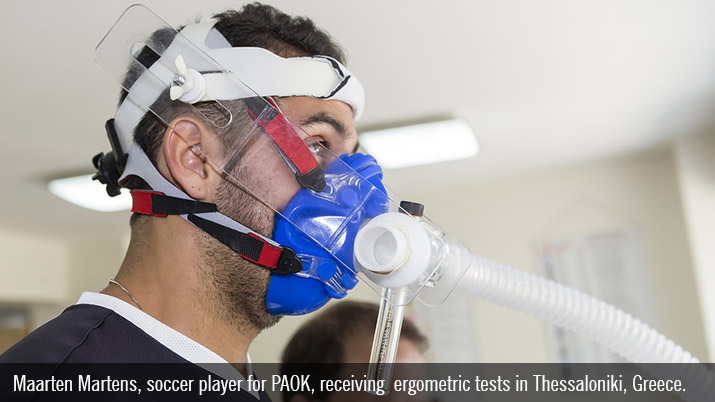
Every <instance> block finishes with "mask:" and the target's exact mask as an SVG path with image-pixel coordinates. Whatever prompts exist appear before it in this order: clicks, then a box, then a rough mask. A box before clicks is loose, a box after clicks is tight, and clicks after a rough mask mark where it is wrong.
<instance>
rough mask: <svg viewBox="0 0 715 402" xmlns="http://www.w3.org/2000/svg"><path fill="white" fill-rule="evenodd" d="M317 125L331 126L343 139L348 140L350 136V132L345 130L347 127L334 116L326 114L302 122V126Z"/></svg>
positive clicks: (321, 113) (322, 113) (313, 116)
mask: <svg viewBox="0 0 715 402" xmlns="http://www.w3.org/2000/svg"><path fill="white" fill-rule="evenodd" d="M316 123H326V124H329V125H330V126H331V127H333V130H335V132H337V133H338V135H339V136H340V137H342V138H347V136H348V130H347V129H346V128H345V125H344V124H343V123H341V122H340V121H339V120H337V119H336V118H334V117H333V116H331V115H329V114H327V113H324V112H320V113H317V114H314V115H312V116H310V117H308V118H305V119H303V120H301V121H300V125H301V126H310V125H313V124H316Z"/></svg>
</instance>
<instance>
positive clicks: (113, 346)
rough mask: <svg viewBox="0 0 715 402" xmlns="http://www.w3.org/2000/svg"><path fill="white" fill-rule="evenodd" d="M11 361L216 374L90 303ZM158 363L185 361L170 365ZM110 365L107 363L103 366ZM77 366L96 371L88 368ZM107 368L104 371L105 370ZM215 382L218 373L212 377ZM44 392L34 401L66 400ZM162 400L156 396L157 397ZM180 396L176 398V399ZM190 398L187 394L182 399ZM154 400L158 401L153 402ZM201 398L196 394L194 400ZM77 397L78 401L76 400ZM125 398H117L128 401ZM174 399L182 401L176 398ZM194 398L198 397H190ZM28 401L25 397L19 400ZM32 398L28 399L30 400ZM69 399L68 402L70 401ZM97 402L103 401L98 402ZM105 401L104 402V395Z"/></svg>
mask: <svg viewBox="0 0 715 402" xmlns="http://www.w3.org/2000/svg"><path fill="white" fill-rule="evenodd" d="M8 363H14V364H19V363H44V364H43V365H36V366H41V367H43V370H44V372H45V373H49V374H52V375H54V373H56V372H57V370H62V367H73V369H74V370H77V367H78V366H79V365H74V364H69V365H68V364H67V363H153V364H156V365H155V366H154V365H146V364H144V365H111V366H112V367H113V368H117V367H120V369H121V367H127V368H126V369H125V371H126V370H133V368H136V367H142V368H145V369H147V370H148V369H150V368H152V367H153V368H154V372H155V373H156V372H157V371H161V373H162V375H166V376H167V378H172V377H171V374H172V373H168V372H167V370H166V368H167V367H169V368H171V369H175V371H177V372H180V373H181V378H196V379H199V378H206V377H207V376H209V375H212V374H211V373H210V372H209V371H207V370H205V369H204V368H202V367H199V366H197V365H194V364H191V363H190V362H188V361H187V360H186V359H184V358H183V357H181V356H179V355H178V354H176V353H175V352H173V351H172V350H170V349H169V348H167V347H166V346H164V345H162V344H161V343H160V342H159V341H157V340H156V339H154V338H152V337H151V336H149V335H148V334H147V333H145V332H144V331H142V330H141V329H140V328H138V327H137V326H136V325H134V324H133V323H131V322H130V321H128V320H127V319H125V318H124V317H122V316H121V315H119V314H117V313H116V312H114V311H112V310H110V309H107V308H105V307H101V306H96V305H91V304H77V305H74V306H71V307H69V308H67V309H66V310H65V311H64V312H62V314H61V315H60V316H58V317H57V318H55V319H53V320H51V321H49V322H48V323H46V324H45V325H43V326H41V327H40V328H38V329H36V330H35V331H33V332H32V333H30V334H29V335H27V336H26V337H25V338H23V339H22V340H21V341H20V342H18V343H17V344H15V345H14V346H13V347H11V348H10V349H8V350H7V351H6V352H5V353H3V354H2V355H0V364H2V366H3V368H4V369H7V368H8V367H12V364H8ZM159 363H183V364H173V365H167V364H162V365H158V364H159ZM105 366H109V365H105ZM79 367H92V366H89V365H84V366H79ZM105 368H106V367H105ZM213 377H214V378H216V377H217V376H216V375H213ZM48 396H49V394H47V393H44V394H43V395H40V396H39V398H38V396H37V395H35V396H33V397H32V398H33V399H32V400H65V399H54V398H49V399H47V397H48ZM155 396H158V395H154V397H155ZM177 396H178V398H177ZM184 396H187V395H184ZM231 396H232V398H226V397H225V396H224V397H219V398H216V399H217V400H218V399H220V400H223V401H251V402H255V401H257V400H256V398H254V397H253V396H252V395H251V394H249V393H248V392H246V391H240V392H232V393H231ZM154 397H153V399H157V398H154ZM195 397H196V399H198V398H199V396H198V395H196V396H195ZM260 398H261V399H260V400H261V401H268V400H269V398H268V396H267V395H266V394H265V392H261V393H260ZM73 399H74V398H73ZM126 399H127V398H126V395H124V396H121V397H119V396H118V397H117V400H126ZM171 399H172V400H178V399H184V400H186V399H187V398H182V397H181V395H174V396H173V397H172V398H171ZM188 399H191V400H192V399H194V398H188ZM200 399H201V400H202V401H204V400H211V399H212V398H211V396H210V394H209V395H203V396H201V397H200ZM18 400H25V399H18ZM28 400H29V399H28ZM67 400H69V399H67ZM97 400H99V399H97ZM101 400H106V397H105V396H102V397H101Z"/></svg>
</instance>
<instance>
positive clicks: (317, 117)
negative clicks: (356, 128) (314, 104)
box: [300, 112, 360, 154]
mask: <svg viewBox="0 0 715 402" xmlns="http://www.w3.org/2000/svg"><path fill="white" fill-rule="evenodd" d="M318 123H325V124H328V125H330V126H331V127H333V130H335V132H337V133H338V136H340V138H343V139H346V138H348V130H347V128H346V127H345V125H344V124H343V123H341V122H340V120H338V119H336V118H334V117H333V116H331V115H329V114H327V113H325V112H320V113H316V114H314V115H312V116H310V117H308V118H306V119H303V120H301V121H300V125H301V126H310V125H311V124H318ZM358 148H360V141H356V142H355V147H353V149H352V151H351V154H354V153H355V152H357V151H358Z"/></svg>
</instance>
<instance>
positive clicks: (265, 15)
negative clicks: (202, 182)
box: [120, 3, 345, 221]
mask: <svg viewBox="0 0 715 402" xmlns="http://www.w3.org/2000/svg"><path fill="white" fill-rule="evenodd" d="M214 18H215V19H216V20H217V22H216V25H214V27H215V28H216V29H217V30H218V31H219V32H220V33H221V34H222V35H223V36H224V37H225V38H226V39H227V40H228V42H229V43H230V44H231V46H233V47H249V46H250V47H262V48H265V49H268V50H270V51H272V52H273V53H275V54H277V55H279V56H282V57H296V56H314V55H325V56H330V57H333V58H335V59H337V60H338V61H340V62H341V63H343V64H344V62H345V60H344V59H345V56H344V53H343V51H342V49H341V48H340V47H339V46H338V45H337V44H336V43H335V42H334V41H333V39H332V38H331V37H330V36H329V35H328V34H327V33H325V32H324V31H321V30H320V29H319V28H317V27H316V26H315V24H314V23H313V21H311V20H310V19H308V18H304V17H292V16H289V15H287V14H285V13H283V12H281V11H279V10H277V9H275V8H273V7H271V6H268V5H265V4H260V3H251V4H247V5H245V6H243V7H242V8H241V9H240V10H229V11H224V12H222V13H220V14H216V15H215V16H214ZM174 36H175V31H174V30H173V29H165V30H159V31H157V32H155V33H154V35H153V36H152V38H150V39H149V42H151V43H154V44H156V46H158V47H159V48H166V47H168V46H169V44H171V42H172V40H173V39H174ZM157 59H158V55H157V54H156V53H154V52H153V51H151V50H150V49H148V48H146V47H145V48H144V49H143V50H142V51H141V52H140V53H139V55H138V56H137V60H138V61H139V63H138V64H137V65H136V66H133V68H131V69H130V70H129V71H128V72H127V75H126V77H125V80H124V83H123V87H124V88H131V86H132V85H133V84H134V82H135V81H136V80H137V79H138V78H139V76H140V75H141V73H142V71H143V70H144V68H149V67H150V66H151V65H152V64H153V63H154V62H155V61H156V60H157ZM139 64H141V65H139ZM168 92H169V91H168V88H167V90H166V91H165V93H163V94H162V95H161V96H160V97H159V99H158V100H157V101H156V102H155V103H154V105H152V110H154V111H157V112H158V113H159V114H160V116H161V119H158V118H157V117H156V116H155V115H154V114H152V113H147V114H146V115H144V117H143V118H142V120H141V121H140V122H139V124H138V125H137V128H136V129H135V130H134V141H135V142H136V143H137V144H138V145H139V146H140V147H141V148H142V150H144V152H145V153H146V154H147V156H148V157H149V159H150V160H151V162H152V163H153V164H154V165H156V157H157V155H158V153H159V150H160V149H161V144H162V141H163V137H162V133H163V132H164V131H165V130H166V128H167V127H166V124H164V122H163V121H167V122H168V121H171V120H172V119H174V118H176V117H178V116H180V115H183V114H188V115H194V116H196V113H195V111H198V112H199V114H200V115H202V116H196V117H199V118H202V119H203V120H207V119H209V120H210V122H213V123H218V124H213V126H214V127H216V126H217V125H218V126H221V125H222V124H221V122H224V123H225V121H226V118H227V114H226V111H225V110H224V109H223V107H221V106H218V105H217V104H216V103H215V102H201V103H197V104H195V105H193V107H192V106H189V105H186V104H184V103H183V102H171V101H170V100H169V97H168ZM126 96H127V92H126V91H124V90H122V93H121V94H120V104H121V102H122V101H124V98H126ZM221 103H222V104H223V105H224V106H227V107H228V108H229V109H230V110H231V111H232V113H233V114H234V116H236V115H238V116H243V115H245V113H241V112H242V111H244V110H245V104H244V103H243V102H242V101H230V102H226V101H221ZM194 108H195V109H194ZM162 120H163V121H162ZM246 124H247V123H246V121H245V119H233V120H232V121H231V124H229V125H228V126H227V127H224V128H222V129H217V130H216V131H217V134H218V135H219V137H220V139H221V140H222V142H223V143H224V146H227V147H228V146H230V143H231V142H232V141H236V140H237V138H233V137H235V129H236V128H241V127H245V125H246ZM232 133H233V134H234V135H230V134H232ZM123 184H124V185H125V186H126V187H128V188H131V189H148V188H149V187H148V185H147V184H146V183H144V182H143V180H141V179H139V178H136V177H131V178H129V179H128V180H126V181H125V182H124V183H123ZM135 218H136V214H135V216H133V217H132V221H133V220H135Z"/></svg>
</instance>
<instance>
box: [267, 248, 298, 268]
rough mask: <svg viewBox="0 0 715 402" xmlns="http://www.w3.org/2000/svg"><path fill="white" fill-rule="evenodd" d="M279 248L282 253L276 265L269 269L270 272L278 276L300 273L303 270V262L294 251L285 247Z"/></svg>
mask: <svg viewBox="0 0 715 402" xmlns="http://www.w3.org/2000/svg"><path fill="white" fill-rule="evenodd" d="M281 247H283V252H282V253H281V256H280V257H279V258H278V264H276V267H275V268H273V269H271V271H273V272H275V273H277V274H280V275H288V274H294V273H296V272H300V271H301V270H302V269H303V261H301V260H300V258H298V256H296V255H295V251H294V250H293V249H292V248H290V247H287V246H281Z"/></svg>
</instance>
